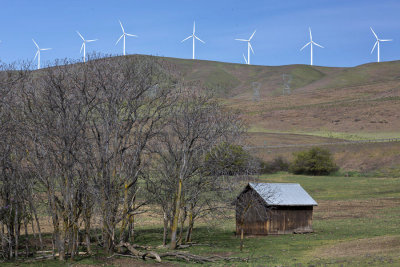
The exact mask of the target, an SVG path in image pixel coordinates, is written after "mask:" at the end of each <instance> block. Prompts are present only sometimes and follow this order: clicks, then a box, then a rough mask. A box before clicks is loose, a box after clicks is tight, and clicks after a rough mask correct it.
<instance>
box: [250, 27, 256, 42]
mask: <svg viewBox="0 0 400 267" xmlns="http://www.w3.org/2000/svg"><path fill="white" fill-rule="evenodd" d="M255 33H256V30H254V32H253V34H252V35H251V36H250V38H249V41H250V40H251V39H252V38H253V36H254V34H255Z"/></svg>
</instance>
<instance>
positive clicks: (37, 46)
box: [32, 39, 39, 49]
mask: <svg viewBox="0 0 400 267" xmlns="http://www.w3.org/2000/svg"><path fill="white" fill-rule="evenodd" d="M32 41H33V43H34V44H35V45H36V47H37V48H38V49H39V46H38V44H37V43H36V42H35V40H33V39H32Z"/></svg>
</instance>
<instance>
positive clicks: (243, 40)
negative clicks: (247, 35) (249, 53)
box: [235, 39, 250, 42]
mask: <svg viewBox="0 0 400 267" xmlns="http://www.w3.org/2000/svg"><path fill="white" fill-rule="evenodd" d="M235 40H236V41H242V42H248V41H250V40H245V39H235Z"/></svg>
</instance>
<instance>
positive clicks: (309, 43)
mask: <svg viewBox="0 0 400 267" xmlns="http://www.w3.org/2000/svg"><path fill="white" fill-rule="evenodd" d="M308 30H309V31H310V41H309V42H308V43H306V45H305V46H303V47H302V48H301V49H300V51H301V50H303V49H304V48H306V47H307V46H308V45H310V48H311V66H312V65H313V45H316V46H319V47H321V48H324V47H323V46H322V45H319V44H317V43H316V42H314V41H313V39H312V33H311V28H310V27H309V28H308Z"/></svg>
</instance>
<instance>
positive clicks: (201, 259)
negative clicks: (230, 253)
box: [117, 242, 249, 263]
mask: <svg viewBox="0 0 400 267" xmlns="http://www.w3.org/2000/svg"><path fill="white" fill-rule="evenodd" d="M117 247H119V248H121V247H125V248H126V249H127V250H128V251H129V252H130V253H131V254H132V257H134V258H141V259H142V260H146V259H147V258H149V259H154V260H156V261H157V262H161V259H163V258H175V259H179V260H184V261H186V262H196V263H210V262H217V261H245V262H248V261H249V258H240V257H222V256H216V255H213V256H202V255H195V254H190V253H188V252H184V251H168V252H164V253H160V254H159V253H157V252H155V251H149V250H146V251H145V252H142V251H140V250H137V249H136V248H138V247H140V246H136V245H132V244H130V243H127V242H125V243H120V244H119V245H118V246H117ZM142 248H143V247H142ZM146 249H148V247H146ZM117 255H120V254H117Z"/></svg>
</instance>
